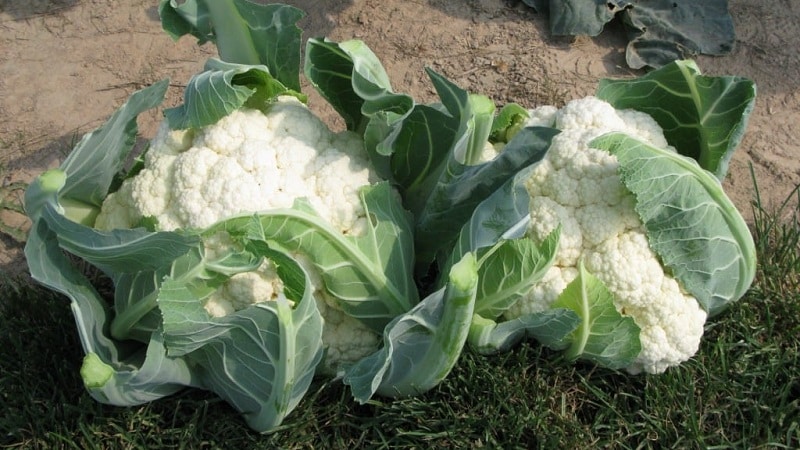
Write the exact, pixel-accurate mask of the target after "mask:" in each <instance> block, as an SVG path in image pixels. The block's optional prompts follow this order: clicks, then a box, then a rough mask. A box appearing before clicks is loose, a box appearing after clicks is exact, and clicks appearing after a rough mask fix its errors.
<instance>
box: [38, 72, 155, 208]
mask: <svg viewBox="0 0 800 450" xmlns="http://www.w3.org/2000/svg"><path fill="white" fill-rule="evenodd" d="M168 86H169V80H162V81H159V82H158V83H156V84H154V85H152V86H150V87H147V88H144V89H142V90H139V91H137V92H135V93H133V95H131V96H130V98H129V99H128V101H127V102H125V103H124V104H123V105H122V106H121V107H120V108H119V109H117V111H116V112H114V114H113V115H112V116H111V117H110V118H109V119H108V120H107V121H106V122H105V123H104V124H103V125H101V126H100V127H99V128H97V129H96V130H94V131H92V132H91V133H87V134H85V135H84V136H83V137H82V138H81V140H80V141H79V142H78V144H77V145H76V146H75V148H73V149H72V151H71V152H70V154H69V156H67V158H66V159H65V160H64V162H63V163H61V166H60V170H61V171H62V172H64V174H66V180H65V181H64V186H63V188H62V189H61V191H60V193H59V195H60V198H67V199H72V200H76V201H79V202H82V203H85V204H88V205H94V206H98V207H99V206H100V205H102V203H103V200H104V199H105V198H106V195H108V190H109V187H110V186H111V184H112V182H113V181H114V177H115V176H116V174H117V173H118V172H119V171H120V170H122V168H123V166H124V165H125V161H126V160H127V158H128V156H129V155H130V152H131V150H133V146H134V144H135V143H136V134H137V132H138V127H137V125H136V119H137V117H138V116H139V114H141V113H143V112H144V111H147V110H149V109H152V108H155V107H157V106H158V105H160V104H161V102H162V101H163V100H164V94H165V93H166V91H167V87H168ZM32 187H33V188H34V189H36V187H35V185H32ZM37 195H38V194H37V193H36V192H34V191H31V190H30V189H29V193H26V201H27V197H28V196H34V197H35V196H37ZM26 204H27V203H26ZM28 214H29V216H30V217H32V218H33V217H35V216H36V214H37V211H36V208H29V209H28Z"/></svg>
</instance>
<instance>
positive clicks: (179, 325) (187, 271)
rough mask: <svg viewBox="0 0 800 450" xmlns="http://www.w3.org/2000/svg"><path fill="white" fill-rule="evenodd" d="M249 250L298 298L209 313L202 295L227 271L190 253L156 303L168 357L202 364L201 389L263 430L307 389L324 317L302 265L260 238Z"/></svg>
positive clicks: (277, 421) (320, 351)
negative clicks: (274, 268) (273, 266)
mask: <svg viewBox="0 0 800 450" xmlns="http://www.w3.org/2000/svg"><path fill="white" fill-rule="evenodd" d="M251 220H252V219H251ZM250 248H251V249H258V250H261V251H263V254H262V255H259V256H266V257H268V258H270V259H271V260H272V261H273V262H274V263H275V264H276V266H277V269H278V275H279V276H280V277H281V279H282V280H283V281H284V283H286V284H287V285H288V286H287V287H288V289H287V290H286V292H287V293H290V294H292V293H294V294H299V295H300V296H299V297H295V298H287V297H286V296H283V295H280V296H278V298H277V300H276V301H267V302H263V303H257V304H254V305H252V306H249V307H247V308H245V309H243V310H240V311H237V312H235V313H233V314H230V315H228V316H225V317H219V318H212V317H211V316H209V315H208V313H207V312H206V310H205V308H204V307H203V299H204V298H205V297H207V296H208V295H209V294H211V293H213V292H214V290H216V289H217V288H218V287H219V285H220V281H224V280H225V279H226V278H227V276H226V275H225V274H224V273H220V272H216V269H217V267H218V265H217V264H214V263H212V264H209V262H210V261H206V260H205V258H204V257H203V255H202V254H200V253H191V254H187V255H186V256H185V257H184V258H182V259H180V260H177V261H176V264H175V265H174V266H173V270H172V272H171V274H170V275H169V276H168V277H167V278H166V279H165V280H164V282H163V284H162V286H161V289H160V291H159V293H158V305H159V308H160V309H161V311H162V316H163V327H164V340H165V343H166V346H167V348H168V354H169V355H175V356H182V357H184V358H186V359H187V360H188V361H191V362H192V363H193V364H196V365H198V366H199V367H201V368H202V369H201V370H198V374H199V377H200V378H201V380H202V384H203V386H204V387H205V388H207V389H210V390H212V391H214V392H215V393H216V394H217V395H219V396H220V397H222V398H223V399H225V400H226V401H227V402H228V403H230V404H231V405H232V406H233V407H234V408H236V409H237V410H238V411H240V412H241V413H242V414H243V415H244V417H245V420H247V423H248V425H250V427H251V428H253V429H254V430H256V431H260V432H266V431H271V430H273V429H274V428H275V427H277V426H278V425H279V424H280V423H281V422H282V420H283V418H284V417H285V416H286V415H287V414H288V413H289V412H291V411H292V410H293V409H294V408H295V407H296V406H297V404H298V403H299V402H300V399H301V398H302V397H303V395H304V394H305V392H306V391H307V390H308V387H309V385H310V383H311V380H312V378H313V375H314V371H315V369H316V366H317V364H318V363H319V362H320V360H321V359H322V355H323V349H322V326H323V322H322V316H321V315H320V313H319V311H318V310H317V307H316V302H315V300H314V297H313V295H312V294H313V292H314V286H313V285H312V284H311V280H310V278H309V277H308V275H307V274H306V273H305V272H304V271H303V269H302V267H300V265H299V264H297V263H296V262H295V261H294V260H293V259H292V258H291V257H289V256H287V255H283V254H282V253H280V252H277V251H274V250H272V249H270V248H269V246H267V245H265V243H263V242H262V245H257V246H251V247H250ZM225 271H227V270H224V271H223V272H225ZM298 282H300V284H301V286H298V285H297V284H298ZM290 300H291V301H292V303H290Z"/></svg>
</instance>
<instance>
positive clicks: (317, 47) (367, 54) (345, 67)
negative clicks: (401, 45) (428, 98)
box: [304, 39, 414, 133]
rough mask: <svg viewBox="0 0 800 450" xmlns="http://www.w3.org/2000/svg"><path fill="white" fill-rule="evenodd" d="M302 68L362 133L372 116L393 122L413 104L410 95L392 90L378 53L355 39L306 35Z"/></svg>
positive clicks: (350, 128) (344, 117) (349, 124)
mask: <svg viewBox="0 0 800 450" xmlns="http://www.w3.org/2000/svg"><path fill="white" fill-rule="evenodd" d="M304 71H305V74H306V78H308V79H309V81H310V82H311V84H312V85H313V86H314V88H315V89H316V90H317V91H318V92H319V93H320V94H321V95H322V97H323V98H325V99H326V100H327V101H328V103H330V104H331V106H333V108H334V109H335V110H336V112H338V113H339V115H341V116H342V118H343V119H344V120H345V124H346V125H347V129H348V130H351V131H356V132H359V133H364V131H365V129H366V127H367V123H368V122H369V121H370V120H371V119H373V118H375V117H380V119H381V120H382V121H384V122H386V123H389V124H390V123H393V122H395V121H397V120H399V119H401V118H402V117H404V116H405V115H406V114H407V113H408V112H409V111H411V109H412V107H413V106H414V100H413V99H412V98H411V97H410V96H408V95H406V94H396V93H394V92H393V91H392V86H391V84H390V82H389V77H388V75H387V74H386V71H385V70H384V68H383V66H382V65H381V62H380V61H379V60H378V57H377V56H375V54H374V53H373V52H372V50H370V49H369V47H367V46H366V45H365V44H364V43H363V42H361V41H358V40H350V41H345V42H341V43H337V42H334V41H331V40H328V39H309V40H308V42H307V43H306V53H305V66H304Z"/></svg>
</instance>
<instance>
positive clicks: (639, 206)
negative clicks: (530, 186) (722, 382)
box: [589, 133, 756, 316]
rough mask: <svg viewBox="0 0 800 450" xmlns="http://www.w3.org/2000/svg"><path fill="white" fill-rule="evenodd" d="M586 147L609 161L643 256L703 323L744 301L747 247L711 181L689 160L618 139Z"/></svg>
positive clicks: (743, 228)
mask: <svg viewBox="0 0 800 450" xmlns="http://www.w3.org/2000/svg"><path fill="white" fill-rule="evenodd" d="M589 145H590V146H592V147H594V148H599V149H605V150H607V151H609V152H610V153H611V154H613V155H615V156H616V157H617V159H618V160H619V163H620V169H619V174H620V178H621V179H622V182H623V183H624V184H625V187H627V188H628V190H630V191H631V192H633V194H634V195H635V196H636V212H637V213H638V214H639V217H641V219H642V222H643V223H644V225H645V228H646V229H647V236H648V240H649V242H650V248H652V249H653V251H654V252H655V253H656V254H657V255H658V256H659V258H660V259H661V261H662V264H663V265H664V266H665V267H668V268H669V269H670V271H671V272H672V274H673V276H674V277H675V278H676V279H678V281H679V282H680V284H681V286H682V287H683V288H684V289H685V290H686V291H687V292H689V293H691V294H692V295H693V296H694V297H695V298H696V299H697V300H698V302H700V304H701V305H702V306H703V309H705V310H706V311H707V312H708V314H709V316H714V315H716V314H718V313H720V312H722V311H723V310H724V309H725V308H726V307H727V305H728V304H729V303H731V302H734V301H736V300H738V299H739V298H741V296H742V295H744V293H745V292H746V291H747V289H748V288H749V287H750V284H751V283H752V282H753V278H754V277H755V272H756V251H755V244H754V242H753V237H752V235H751V234H750V230H749V228H748V227H747V223H746V222H745V221H744V218H743V217H742V215H741V213H739V211H738V210H737V209H736V207H735V206H734V205H733V203H732V202H731V200H730V199H729V198H728V196H727V195H725V192H724V191H723V189H722V186H721V185H720V182H719V180H717V179H716V178H715V177H714V176H713V175H712V174H711V173H710V172H708V171H706V170H704V169H702V168H701V167H700V166H699V165H698V164H697V162H696V161H695V160H693V159H691V158H686V157H683V156H681V155H678V154H677V153H674V152H671V151H668V150H662V149H658V148H655V147H652V146H650V145H648V144H645V143H643V142H640V141H638V140H636V139H634V138H631V137H629V136H627V135H624V134H621V133H612V134H607V135H604V136H601V137H599V138H597V139H595V140H593V141H592V142H590V144H589Z"/></svg>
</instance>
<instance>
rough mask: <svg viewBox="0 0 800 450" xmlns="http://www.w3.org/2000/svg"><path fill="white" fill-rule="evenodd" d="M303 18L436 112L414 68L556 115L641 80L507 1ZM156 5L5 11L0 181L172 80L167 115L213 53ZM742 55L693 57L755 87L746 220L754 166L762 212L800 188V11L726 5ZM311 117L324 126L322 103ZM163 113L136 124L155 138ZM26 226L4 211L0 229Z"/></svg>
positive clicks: (15, 3)
mask: <svg viewBox="0 0 800 450" xmlns="http://www.w3.org/2000/svg"><path fill="white" fill-rule="evenodd" d="M285 3H289V4H293V5H295V6H298V7H301V8H303V9H304V10H306V11H307V12H308V17H307V18H305V19H304V20H303V22H302V23H301V25H302V27H303V28H304V29H305V30H306V36H307V37H309V36H314V37H319V36H329V37H331V38H332V39H335V40H345V39H352V38H357V39H361V40H364V41H365V42H366V43H367V44H368V45H369V46H370V47H371V48H372V49H373V50H374V51H375V53H376V54H377V55H378V56H379V57H380V58H381V60H382V61H383V63H384V65H385V67H386V69H387V71H388V72H389V75H390V77H391V79H392V80H393V83H394V88H395V90H396V91H400V92H408V93H411V94H412V95H414V96H415V97H417V98H419V99H422V100H432V99H433V91H432V89H431V84H430V83H429V82H428V80H427V78H426V76H425V74H424V71H423V68H424V67H426V66H429V67H432V68H434V69H435V70H437V71H439V72H440V73H443V74H444V75H445V76H447V77H448V78H450V79H451V80H454V81H455V82H457V83H458V84H460V85H461V86H462V87H464V88H465V89H468V90H470V91H472V92H478V93H483V94H486V95H489V96H490V97H492V98H493V99H494V100H495V101H496V102H498V103H499V104H502V103H506V102H512V101H513V102H518V103H521V104H523V105H526V106H530V107H532V106H535V105H538V104H553V103H561V102H563V101H564V100H566V99H570V98H575V97H579V96H585V95H589V94H591V93H593V92H594V89H595V86H596V83H597V80H598V79H599V78H603V77H628V76H635V75H640V74H641V73H642V72H637V71H632V70H630V69H628V68H627V67H626V65H625V58H624V45H625V38H624V36H623V34H622V31H621V30H620V29H619V27H616V26H610V27H608V28H609V29H607V30H605V31H604V33H603V34H601V36H599V37H597V38H589V37H578V38H568V37H553V36H550V34H549V33H548V31H547V29H548V28H547V18H546V17H545V16H542V15H538V14H535V13H534V12H533V11H532V10H530V9H529V8H526V7H525V6H523V5H522V4H521V2H518V1H517V2H515V1H508V0H333V1H327V0H326V1H313V0H295V1H291V0H290V1H285ZM156 5H157V1H156V0H129V1H124V2H122V1H114V2H111V1H107V0H0V117H2V120H0V168H2V172H0V173H1V174H2V184H3V185H4V186H8V185H10V184H11V183H14V182H17V181H28V180H30V179H31V178H32V177H33V176H35V175H36V174H37V173H39V172H41V171H42V170H44V169H46V168H48V167H52V166H55V165H57V164H58V163H59V162H60V161H61V160H62V159H63V157H64V156H65V154H66V153H67V152H68V150H69V148H70V144H71V143H73V142H74V141H75V140H76V139H78V138H79V137H80V136H81V135H82V134H83V133H85V132H86V131H89V130H91V129H93V128H94V127H96V126H97V125H99V124H100V123H101V122H102V121H103V120H104V119H105V118H106V117H108V116H109V115H110V114H111V113H112V112H113V110H114V109H115V108H117V107H118V106H119V105H120V104H121V103H122V102H123V101H124V100H125V99H126V98H127V96H128V95H130V93H131V92H133V91H134V90H136V89H137V88H140V87H142V86H144V85H147V84H149V83H152V82H154V81H157V80H160V79H162V78H165V77H169V78H171V79H172V83H173V88H172V89H171V91H170V94H169V100H168V103H169V104H174V103H176V102H177V101H178V100H179V99H180V96H181V91H182V89H181V88H182V85H183V84H184V83H185V82H186V81H187V80H188V79H189V77H190V76H191V74H192V73H194V72H196V71H198V70H199V69H200V67H201V66H202V64H203V61H204V60H205V59H206V58H207V57H208V56H210V55H212V54H213V53H214V49H213V47H205V48H199V47H197V46H196V45H195V42H194V41H193V40H192V39H189V38H186V39H184V40H181V41H180V42H178V43H173V42H172V41H171V40H170V39H169V38H168V37H167V36H166V34H164V33H163V32H162V31H161V29H160V24H159V21H158V14H157V7H156ZM730 11H731V14H732V15H733V19H734V22H735V25H736V32H737V42H736V46H735V49H734V51H733V53H732V54H731V55H729V56H724V57H715V58H712V57H699V58H697V62H698V65H699V66H700V68H701V70H702V71H703V72H704V73H706V74H709V75H740V76H744V77H748V78H751V79H753V80H755V82H756V83H757V86H758V99H757V103H756V108H755V110H754V112H753V115H752V116H751V119H750V125H749V128H748V130H747V133H746V136H745V138H744V141H743V142H742V146H741V148H740V150H739V151H738V153H737V154H736V156H735V157H734V159H733V162H732V164H731V169H730V174H729V176H728V178H727V179H726V180H725V183H724V186H725V188H726V190H727V191H728V193H729V195H730V196H731V197H732V198H733V199H734V201H735V203H736V204H737V206H738V207H739V208H740V209H742V210H743V212H744V214H745V216H746V217H749V214H750V202H751V200H752V198H753V182H752V179H751V177H750V173H749V167H750V166H751V165H752V167H753V169H754V172H755V174H756V178H757V180H758V184H759V186H760V189H761V191H762V196H763V197H764V198H765V200H766V201H767V202H768V203H775V202H778V201H780V200H782V199H783V198H784V197H785V196H786V195H787V193H788V192H789V191H790V190H791V189H792V188H793V187H794V186H795V185H796V184H798V183H800V128H799V127H798V124H800V89H799V87H800V52H798V49H800V32H798V31H800V25H798V24H799V23H800V2H798V1H797V0H765V1H759V2H753V1H750V0H730ZM311 107H312V108H314V109H316V110H317V111H318V112H319V113H320V114H322V115H324V117H326V119H327V120H328V121H329V122H330V123H331V124H332V126H336V127H340V126H341V123H340V122H339V121H337V120H336V118H335V116H334V114H333V113H332V112H331V111H330V110H329V109H328V108H326V107H325V105H324V104H323V102H322V101H321V100H320V99H319V98H317V97H313V96H312V98H311ZM158 120H159V113H158V112H153V113H151V114H149V115H148V116H147V117H144V118H143V119H142V123H141V126H142V131H143V134H144V135H145V136H148V135H151V134H152V132H153V130H154V128H155V124H156V122H157V121H158ZM0 219H1V220H4V221H5V222H7V223H9V222H10V223H17V224H20V225H22V226H24V218H23V217H20V216H18V215H14V214H12V213H9V212H5V213H4V217H0ZM20 250H21V247H20V245H19V244H17V243H15V242H14V241H12V240H9V239H6V238H2V240H0V271H9V272H19V271H20V270H24V264H23V260H22V256H21V251H20Z"/></svg>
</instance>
